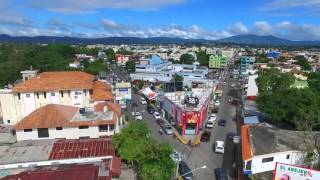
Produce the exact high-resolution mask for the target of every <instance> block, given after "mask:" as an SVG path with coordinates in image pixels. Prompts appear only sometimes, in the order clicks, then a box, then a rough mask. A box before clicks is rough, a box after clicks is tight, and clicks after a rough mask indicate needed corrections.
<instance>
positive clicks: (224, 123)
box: [218, 119, 227, 126]
mask: <svg viewBox="0 0 320 180" xmlns="http://www.w3.org/2000/svg"><path fill="white" fill-rule="evenodd" d="M226 123H227V121H226V120H225V119H220V120H219V122H218V124H219V126H225V125H226Z"/></svg>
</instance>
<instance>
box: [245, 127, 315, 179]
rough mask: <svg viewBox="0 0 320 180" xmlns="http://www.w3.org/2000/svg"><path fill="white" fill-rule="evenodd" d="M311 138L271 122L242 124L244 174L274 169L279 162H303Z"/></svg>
mask: <svg viewBox="0 0 320 180" xmlns="http://www.w3.org/2000/svg"><path fill="white" fill-rule="evenodd" d="M307 141H312V139H308V138H307V137H306V134H305V133H304V132H301V131H300V132H299V131H289V130H282V129H277V128H274V127H271V126H270V125H267V124H258V125H253V126H249V125H244V126H242V127H241V143H242V160H243V171H244V174H248V175H250V174H258V173H263V172H267V171H273V170H274V169H275V165H276V163H277V162H280V163H286V164H292V165H302V163H303V160H304V153H303V151H304V150H305V149H306V147H307V146H306V142H307Z"/></svg>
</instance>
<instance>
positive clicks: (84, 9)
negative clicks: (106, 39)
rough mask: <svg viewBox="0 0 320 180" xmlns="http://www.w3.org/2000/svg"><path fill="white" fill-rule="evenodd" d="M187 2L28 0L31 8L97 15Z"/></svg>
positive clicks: (176, 0)
mask: <svg viewBox="0 0 320 180" xmlns="http://www.w3.org/2000/svg"><path fill="white" fill-rule="evenodd" d="M185 1H186V0H61V1H60V0H58V1H52V0H32V1H31V0H28V1H27V2H26V3H25V4H27V6H29V7H33V8H39V9H46V10H48V11H52V12H58V13H65V14H83V13H84V14H88V13H96V12H98V11H99V10H101V9H103V8H117V9H120V8H121V9H141V10H143V9H146V10H155V9H159V8H162V7H164V6H170V5H176V4H180V3H183V2H185Z"/></svg>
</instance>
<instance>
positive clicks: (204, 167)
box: [180, 165, 207, 177]
mask: <svg viewBox="0 0 320 180" xmlns="http://www.w3.org/2000/svg"><path fill="white" fill-rule="evenodd" d="M206 168H207V166H206V165H204V166H201V167H198V168H195V169H193V170H191V171H189V172H187V173H185V174H183V175H181V176H180V177H183V176H185V175H187V174H189V173H192V172H194V171H197V170H200V169H206Z"/></svg>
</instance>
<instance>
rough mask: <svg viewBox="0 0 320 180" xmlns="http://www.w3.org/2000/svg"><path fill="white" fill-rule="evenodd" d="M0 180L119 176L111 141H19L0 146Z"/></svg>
mask: <svg viewBox="0 0 320 180" xmlns="http://www.w3.org/2000/svg"><path fill="white" fill-rule="evenodd" d="M0 172H1V173H0V179H5V180H11V179H48V180H49V179H61V180H64V179H77V180H87V179H91V180H101V179H104V180H111V179H113V178H116V177H119V176H120V173H121V159H120V158H118V157H117V156H115V149H114V148H113V147H112V144H111V138H100V139H78V140H62V139H59V140H57V139H56V140H41V141H21V142H17V143H15V144H4V145H1V146H0Z"/></svg>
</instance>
